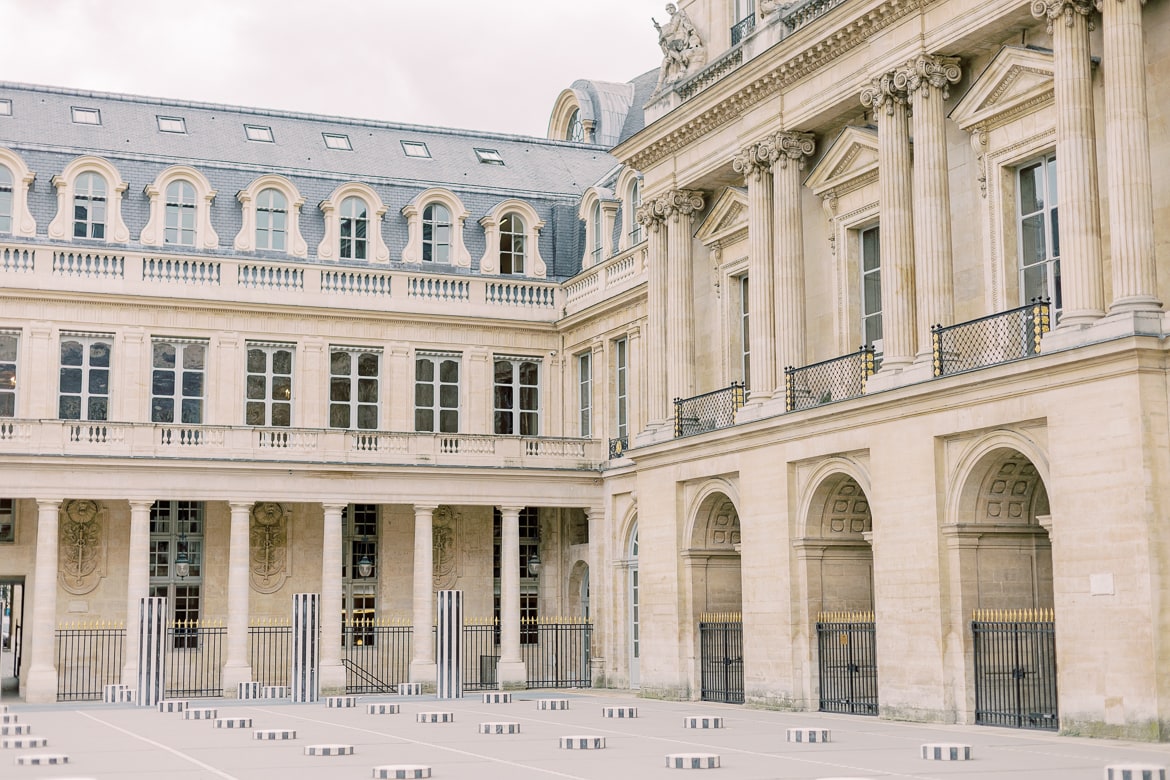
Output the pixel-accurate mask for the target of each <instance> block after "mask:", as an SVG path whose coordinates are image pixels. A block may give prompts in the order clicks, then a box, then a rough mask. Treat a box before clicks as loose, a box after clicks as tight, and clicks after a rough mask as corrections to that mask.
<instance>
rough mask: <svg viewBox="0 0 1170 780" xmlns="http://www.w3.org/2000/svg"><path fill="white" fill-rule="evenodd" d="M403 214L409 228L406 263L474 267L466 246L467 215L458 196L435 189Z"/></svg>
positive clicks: (413, 202)
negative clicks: (464, 241) (464, 229)
mask: <svg viewBox="0 0 1170 780" xmlns="http://www.w3.org/2000/svg"><path fill="white" fill-rule="evenodd" d="M402 215H403V216H404V217H406V225H407V241H406V248H405V249H403V250H402V260H403V261H404V262H407V263H450V264H451V265H454V266H458V267H461V268H469V267H470V266H471V254H470V253H469V252H468V251H467V247H466V246H465V245H464V243H463V223H464V222H465V221H466V220H467V217H468V212H467V209H466V208H464V206H463V201H461V200H459V198H458V197H457V196H456V195H455V193H453V192H451V191H450V190H446V189H443V188H442V187H432V188H431V189H429V190H427V191H425V192H421V193H419V194H418V196H417V197H416V198H415V199H414V200H412V201H411V202H410V203H408V204H407V205H406V206H405V207H404V208H403V209H402Z"/></svg>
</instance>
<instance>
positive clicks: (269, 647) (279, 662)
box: [248, 618, 292, 685]
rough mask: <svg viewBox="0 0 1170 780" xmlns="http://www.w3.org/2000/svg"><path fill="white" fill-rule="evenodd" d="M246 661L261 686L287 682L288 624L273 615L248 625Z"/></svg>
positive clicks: (253, 676)
mask: <svg viewBox="0 0 1170 780" xmlns="http://www.w3.org/2000/svg"><path fill="white" fill-rule="evenodd" d="M248 663H250V664H251V666H252V679H253V680H255V681H256V682H258V683H260V684H261V685H288V684H289V672H290V670H291V668H292V626H291V625H289V621H288V619H287V618H275V619H272V620H266V621H262V622H258V623H253V624H252V625H251V626H248Z"/></svg>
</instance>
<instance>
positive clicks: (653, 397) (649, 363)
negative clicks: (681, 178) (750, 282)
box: [630, 201, 670, 434]
mask: <svg viewBox="0 0 1170 780" xmlns="http://www.w3.org/2000/svg"><path fill="white" fill-rule="evenodd" d="M656 207H657V201H646V202H644V203H643V204H642V205H641V206H639V207H638V211H637V214H636V215H635V218H636V219H637V220H638V224H640V225H641V226H642V229H643V230H644V231H645V232H646V318H647V321H646V342H645V343H646V354H645V360H644V361H643V363H642V365H644V366H645V390H646V394H645V401H643V402H642V403H644V406H643V409H645V412H646V417H645V418H644V422H645V423H646V424H647V425H663V424H665V421H666V420H668V419H669V418H670V412H669V409H668V408H667V404H668V398H667V395H666V300H667V291H666V229H665V226H664V225H663V217H662V212H660V211H658V210H657V208H656ZM639 430H640V429H636V428H632V429H631V431H630V432H631V433H632V434H637V433H638V432H639Z"/></svg>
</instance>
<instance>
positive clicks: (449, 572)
mask: <svg viewBox="0 0 1170 780" xmlns="http://www.w3.org/2000/svg"><path fill="white" fill-rule="evenodd" d="M431 528H432V553H431V554H432V559H431V560H432V566H433V569H434V576H433V578H432V582H433V583H434V589H435V591H436V592H437V591H440V590H450V589H451V588H454V587H455V585H456V583H457V582H458V580H459V549H460V547H461V544H460V542H461V540H462V530H463V515H462V514H461V513H459V512H456V511H455V510H454V509H452V508H451V507H449V506H440V507H439V508H438V509H436V510H435V513H434V516H433V521H432V523H431Z"/></svg>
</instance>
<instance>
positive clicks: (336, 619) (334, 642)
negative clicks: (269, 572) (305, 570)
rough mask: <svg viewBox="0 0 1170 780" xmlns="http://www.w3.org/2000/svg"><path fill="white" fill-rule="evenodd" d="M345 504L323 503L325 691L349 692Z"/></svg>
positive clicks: (322, 664) (322, 636) (332, 692)
mask: <svg viewBox="0 0 1170 780" xmlns="http://www.w3.org/2000/svg"><path fill="white" fill-rule="evenodd" d="M345 507H346V505H345V504H322V509H324V512H325V519H324V525H323V528H322V533H321V671H320V679H321V693H322V694H323V695H325V696H330V695H333V694H338V693H345V667H344V666H342V665H341V569H342V563H341V554H342V549H341V548H342V541H341V512H342V510H343V509H345Z"/></svg>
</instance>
